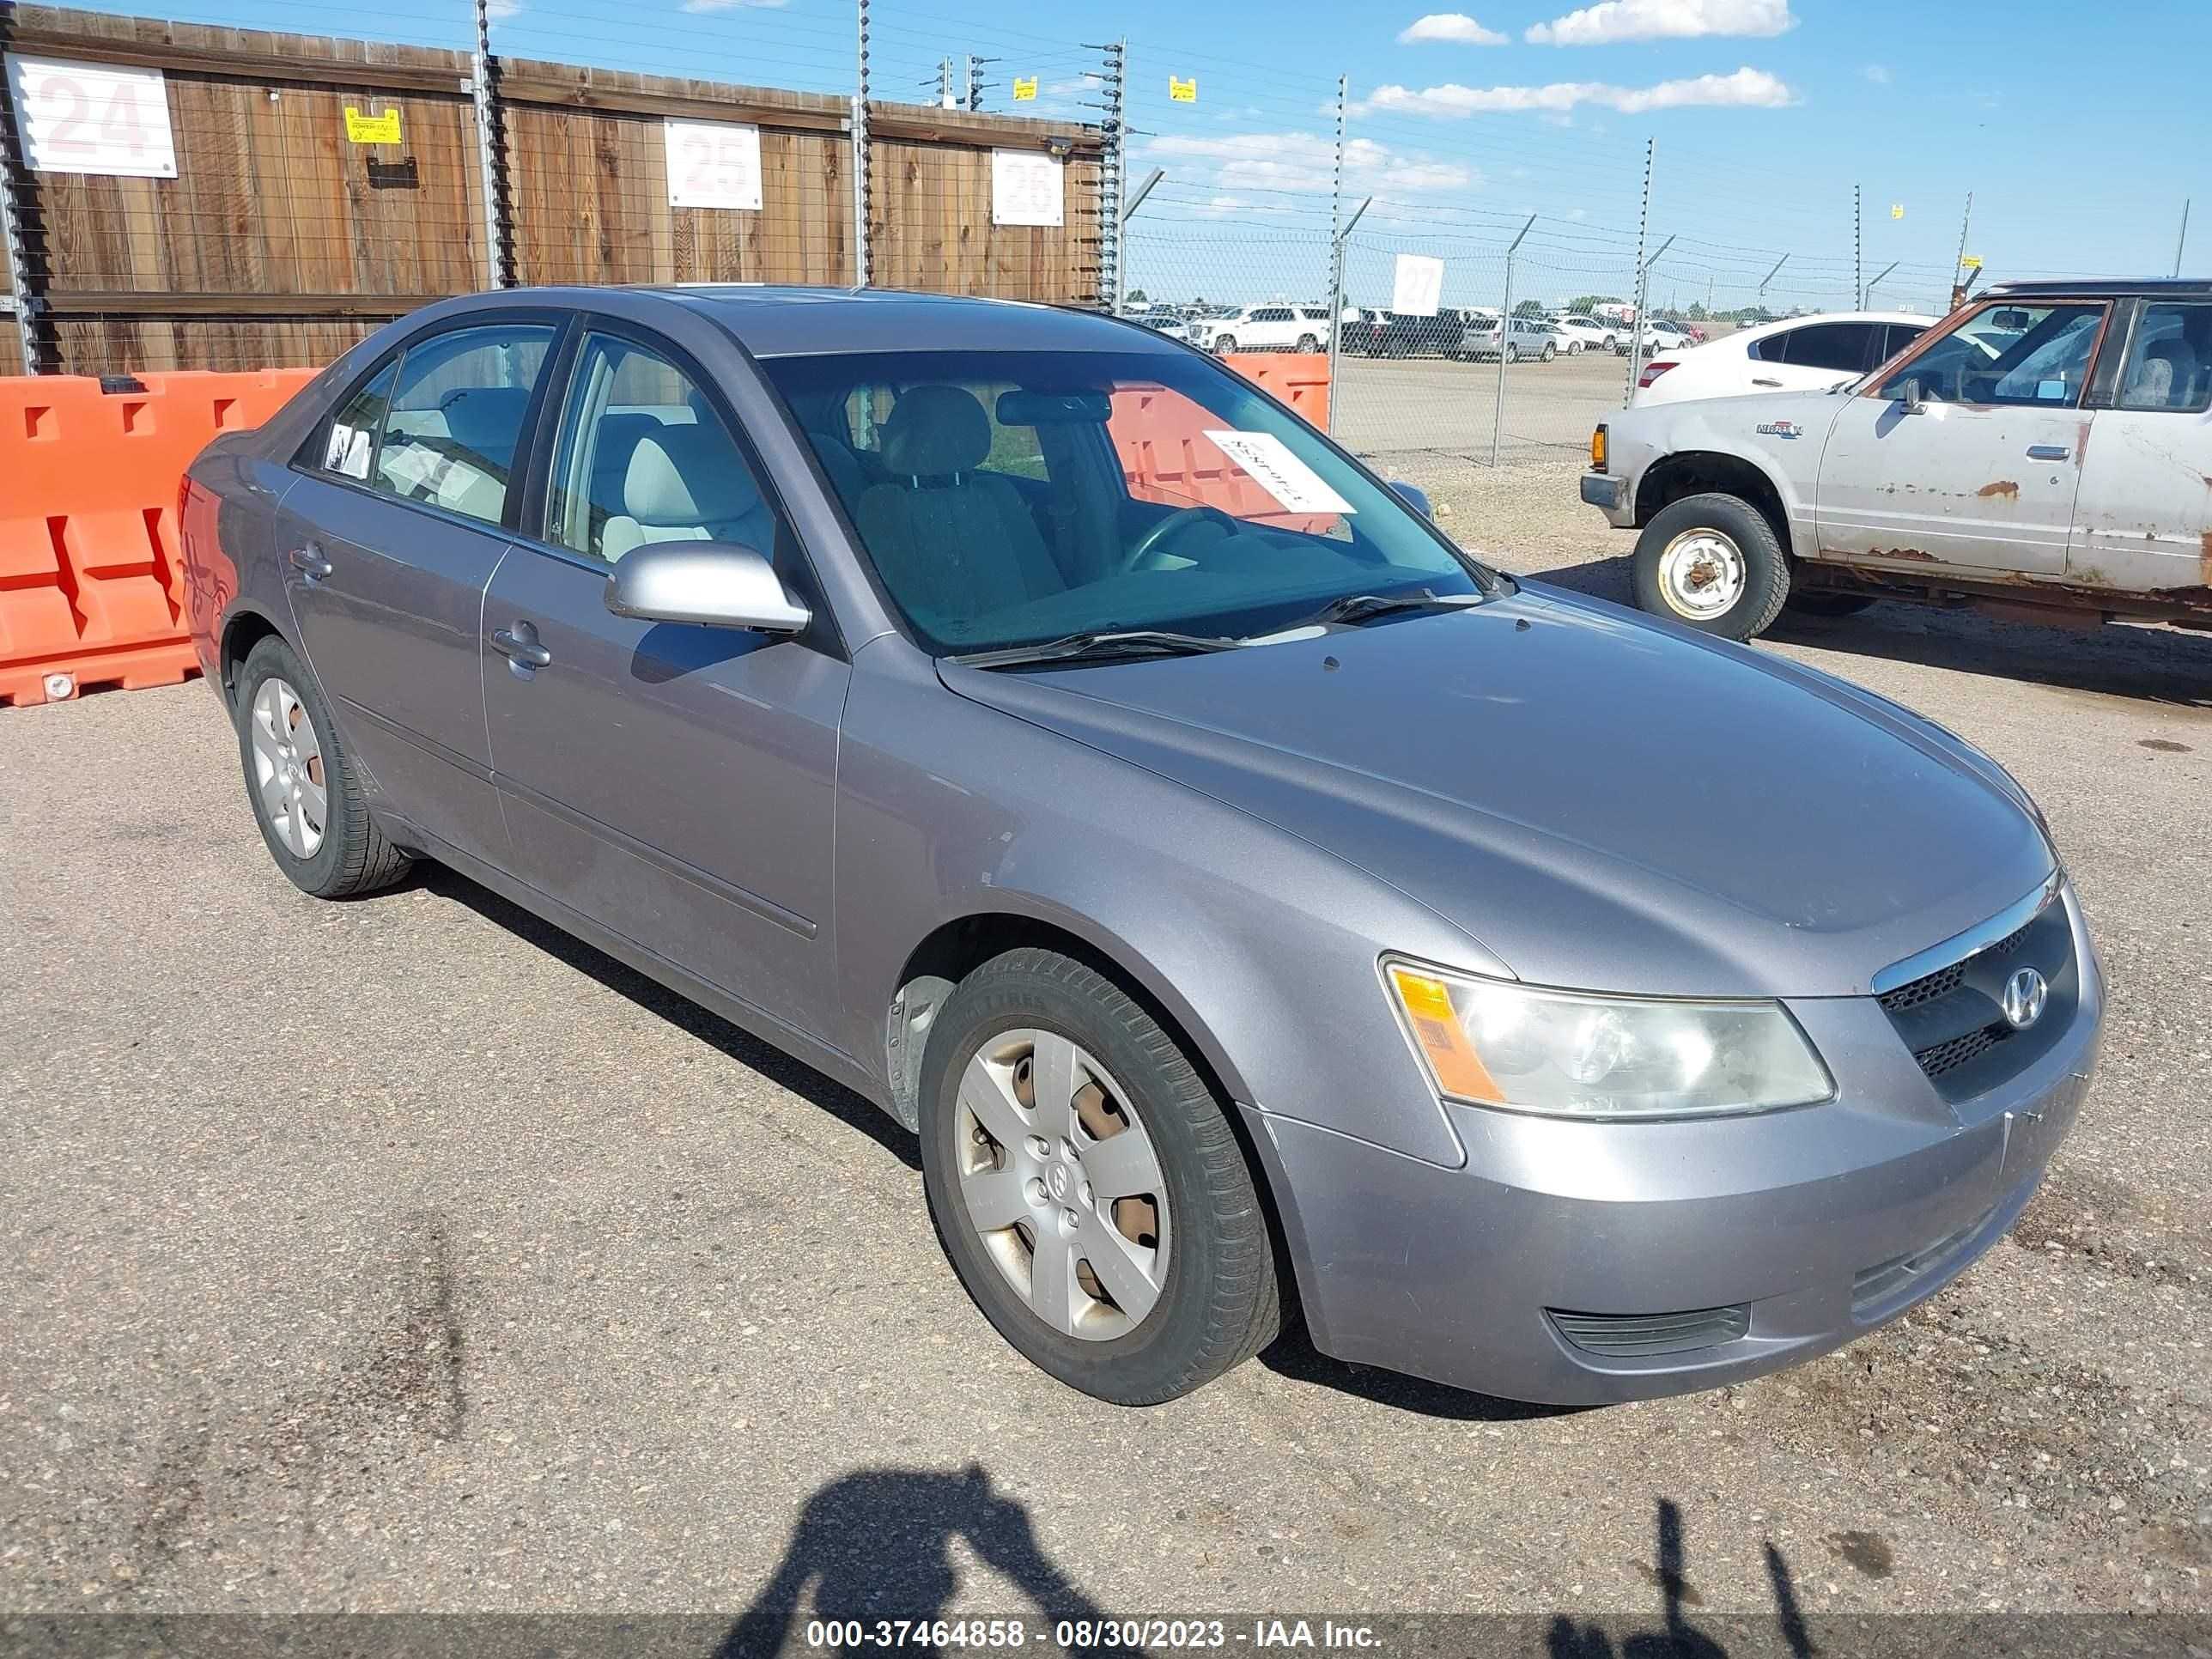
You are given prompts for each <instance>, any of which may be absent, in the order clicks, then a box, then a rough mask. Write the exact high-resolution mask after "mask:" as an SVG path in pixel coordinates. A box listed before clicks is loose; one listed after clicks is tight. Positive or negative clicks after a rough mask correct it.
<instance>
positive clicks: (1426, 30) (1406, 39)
mask: <svg viewBox="0 0 2212 1659" xmlns="http://www.w3.org/2000/svg"><path fill="white" fill-rule="evenodd" d="M1398 40H1399V44H1401V46H1412V45H1413V44H1414V43H1415V42H1416V41H1421V40H1450V41H1453V42H1455V43H1456V44H1458V45H1460V46H1504V44H1505V37H1504V35H1502V34H1500V33H1498V31H1497V30H1496V29H1486V28H1485V27H1482V25H1481V24H1480V23H1478V22H1476V21H1474V19H1473V18H1472V17H1469V16H1468V15H1467V14H1466V13H1465V12H1463V11H1432V12H1431V13H1430V14H1429V15H1427V16H1425V17H1416V18H1415V19H1414V20H1413V21H1412V22H1410V23H1408V24H1407V25H1406V27H1404V28H1402V29H1401V30H1399V31H1398Z"/></svg>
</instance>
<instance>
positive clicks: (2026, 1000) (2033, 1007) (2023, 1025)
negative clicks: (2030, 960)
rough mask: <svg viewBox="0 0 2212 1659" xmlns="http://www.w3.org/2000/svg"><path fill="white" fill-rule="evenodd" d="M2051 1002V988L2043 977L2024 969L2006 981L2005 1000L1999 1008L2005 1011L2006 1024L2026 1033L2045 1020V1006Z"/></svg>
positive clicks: (2033, 971) (2033, 970)
mask: <svg viewBox="0 0 2212 1659" xmlns="http://www.w3.org/2000/svg"><path fill="white" fill-rule="evenodd" d="M2049 1000H2051V987H2049V986H2048V985H2046V984H2045V983H2044V980H2043V975H2041V974H2039V973H2037V972H2036V971H2035V969H2033V968H2022V969H2020V970H2019V971H2018V972H2016V973H2015V974H2014V975H2013V976H2012V977H2011V978H2010V979H2008V980H2007V981H2005V987H2004V999H2003V1000H2002V1002H2001V1003H1999V1004H1998V1006H2000V1007H2002V1009H2003V1010H2004V1017H2005V1024H2008V1025H2009V1026H2011V1027H2012V1029H2013V1030H2015V1031H2025V1030H2027V1028H2028V1027H2029V1026H2031V1025H2033V1024H2035V1022H2036V1021H2038V1020H2039V1019H2041V1018H2043V1005H2044V1004H2045V1002H2047V1001H2049Z"/></svg>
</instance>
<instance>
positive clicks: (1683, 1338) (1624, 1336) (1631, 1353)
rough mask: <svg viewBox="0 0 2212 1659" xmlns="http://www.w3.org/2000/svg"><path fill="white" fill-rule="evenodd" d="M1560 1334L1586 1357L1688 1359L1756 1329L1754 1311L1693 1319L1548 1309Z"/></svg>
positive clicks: (1708, 1313)
mask: <svg viewBox="0 0 2212 1659" xmlns="http://www.w3.org/2000/svg"><path fill="white" fill-rule="evenodd" d="M1546 1311H1547V1313H1549V1314H1550V1315H1551V1316H1552V1322H1553V1324H1554V1325H1556V1326H1558V1327H1559V1334H1560V1335H1562V1336H1564V1337H1565V1338H1566V1339H1567V1340H1568V1341H1570V1342H1571V1343H1573V1344H1574V1345H1575V1346H1577V1348H1580V1349H1582V1350H1583V1352H1585V1353H1596V1354H1604V1355H1605V1356H1607V1358H1614V1359H1628V1358H1639V1357H1642V1356H1646V1355H1650V1354H1662V1353H1688V1352H1692V1350H1695V1349H1698V1348H1717V1347H1718V1346H1720V1345H1721V1344H1722V1343H1723V1342H1733V1341H1735V1340H1736V1339H1737V1338H1738V1337H1740V1336H1741V1335H1742V1334H1744V1333H1745V1332H1746V1331H1747V1330H1749V1329H1750V1328H1751V1310H1750V1309H1749V1308H1745V1307H1736V1308H1694V1309H1692V1310H1690V1311H1689V1312H1687V1313H1664V1314H1592V1313H1564V1312H1562V1311H1560V1310H1559V1309H1557V1308H1550V1309H1547V1310H1546Z"/></svg>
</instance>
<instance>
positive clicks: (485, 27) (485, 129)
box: [469, 0, 514, 288]
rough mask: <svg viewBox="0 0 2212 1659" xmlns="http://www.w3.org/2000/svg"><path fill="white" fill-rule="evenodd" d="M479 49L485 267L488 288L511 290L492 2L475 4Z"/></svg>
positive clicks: (475, 85) (474, 80) (472, 82)
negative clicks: (493, 53)
mask: <svg viewBox="0 0 2212 1659" xmlns="http://www.w3.org/2000/svg"><path fill="white" fill-rule="evenodd" d="M476 13H477V49H476V56H475V63H474V65H473V73H471V76H470V77H469V86H470V90H471V93H472V94H474V97H475V100H476V106H477V185H478V187H479V189H480V190H481V191H483V228H484V266H485V276H486V277H487V278H488V285H489V286H490V287H492V288H512V287H513V285H514V267H513V263H512V262H511V260H510V259H509V257H508V251H507V168H506V166H505V161H506V154H507V141H506V136H505V134H504V132H503V131H501V122H500V114H499V84H498V82H499V60H498V59H497V58H494V57H493V56H492V55H491V0H476Z"/></svg>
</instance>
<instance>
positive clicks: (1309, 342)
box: [1298, 334, 1321, 351]
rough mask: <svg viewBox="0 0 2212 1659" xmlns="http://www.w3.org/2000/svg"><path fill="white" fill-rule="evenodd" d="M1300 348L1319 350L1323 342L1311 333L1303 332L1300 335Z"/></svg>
mask: <svg viewBox="0 0 2212 1659" xmlns="http://www.w3.org/2000/svg"><path fill="white" fill-rule="evenodd" d="M1298 349H1299V350H1301V351H1319V350H1320V349H1321V342H1320V341H1319V340H1318V339H1316V337H1314V336H1312V335H1310V334H1301V335H1299V336H1298Z"/></svg>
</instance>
